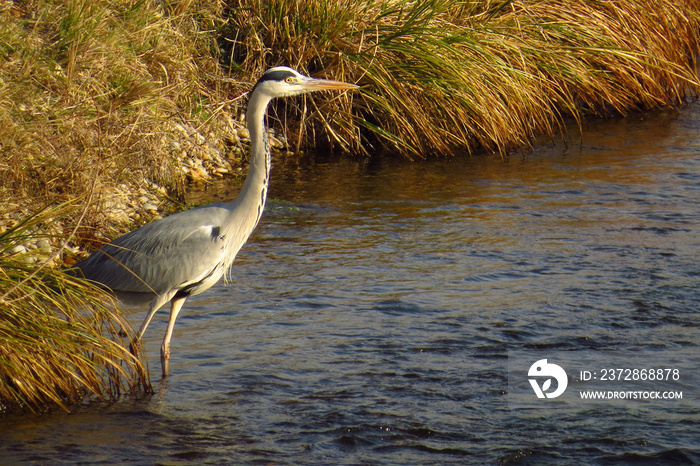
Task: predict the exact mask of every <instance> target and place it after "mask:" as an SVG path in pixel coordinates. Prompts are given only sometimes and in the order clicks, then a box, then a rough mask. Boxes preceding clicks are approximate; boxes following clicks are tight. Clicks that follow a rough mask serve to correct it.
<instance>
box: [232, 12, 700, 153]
mask: <svg viewBox="0 0 700 466" xmlns="http://www.w3.org/2000/svg"><path fill="white" fill-rule="evenodd" d="M227 5H228V8H227V14H228V16H229V18H230V23H229V25H228V28H229V29H228V31H227V32H226V34H225V41H226V42H227V43H228V44H230V45H229V47H228V49H227V51H226V54H225V56H224V59H225V63H227V65H228V66H229V68H230V70H231V72H232V73H234V74H243V75H249V74H253V75H255V74H258V73H259V72H260V71H261V70H262V69H263V68H265V67H266V66H268V65H270V64H279V63H285V64H289V65H290V66H294V67H297V68H300V69H302V70H304V71H309V72H311V73H314V72H317V71H320V70H323V72H324V73H326V74H330V75H332V76H333V77H335V78H337V79H343V80H350V81H355V80H357V81H359V83H360V84H362V85H364V86H365V87H364V89H363V92H362V94H361V97H356V96H355V97H353V96H343V97H340V98H335V99H334V100H333V101H331V102H329V103H324V105H329V106H332V107H334V108H333V109H332V110H327V109H326V110H324V112H315V110H316V108H315V105H317V104H316V102H320V101H318V100H317V99H318V98H317V97H314V99H316V100H311V98H308V97H307V98H306V99H307V100H305V101H304V102H306V103H305V104H304V105H299V106H298V107H297V108H296V110H295V111H296V112H297V113H298V115H300V116H301V117H303V118H305V117H306V116H307V115H309V114H311V121H312V123H313V125H312V129H315V130H317V131H318V130H320V131H323V132H325V134H326V138H327V139H328V140H329V141H338V142H341V143H342V144H343V145H345V146H347V147H354V148H360V147H362V148H363V150H365V151H369V150H370V148H371V147H372V145H375V144H376V143H380V144H381V145H383V146H384V147H386V148H389V149H391V150H398V151H401V152H403V153H406V154H409V155H418V156H424V155H428V154H445V153H453V152H464V151H469V152H472V151H475V150H488V151H498V152H501V153H504V152H507V151H509V150H511V149H513V148H516V147H522V146H523V145H528V144H529V141H530V140H531V139H532V137H533V136H535V135H538V134H541V133H544V134H553V133H556V132H559V131H560V130H562V128H563V125H564V121H565V119H567V118H569V117H573V118H575V119H579V120H580V118H582V117H583V116H585V115H589V114H592V115H602V116H606V115H611V114H623V115H624V114H626V113H628V112H631V111H637V110H645V109H652V108H657V107H664V106H670V105H677V104H679V103H681V102H683V100H684V98H685V97H686V95H692V96H694V95H695V94H696V93H697V90H698V89H699V88H700V84H699V83H698V80H697V77H696V74H695V67H696V57H697V54H698V49H699V48H698V30H699V28H700V17H699V15H700V4H698V2H696V1H692V0H653V1H652V0H615V1H612V0H602V1H596V2H591V1H586V0H571V1H566V2H563V1H560V0H538V1H534V0H504V1H492V0H475V1H469V2H455V1H452V0H416V1H410V2H408V1H402V0H352V1H350V0H313V1H310V2H291V1H286V0H268V1H264V2H263V1H261V0H229V1H228V2H227ZM353 112H354V113H353ZM351 114H354V115H355V117H354V119H352V118H349V115H351ZM329 118H330V119H332V120H333V121H329V120H328V119H329ZM358 127H359V128H361V130H360V131H358V129H357V128H358Z"/></svg>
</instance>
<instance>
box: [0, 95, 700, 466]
mask: <svg viewBox="0 0 700 466" xmlns="http://www.w3.org/2000/svg"><path fill="white" fill-rule="evenodd" d="M699 129H700V106H698V105H697V104H694V105H691V106H690V107H688V108H686V109H684V110H683V111H682V113H681V114H680V116H678V117H675V116H664V115H660V116H654V117H649V118H648V119H639V118H629V119H624V120H619V121H609V122H599V123H595V124H594V127H591V128H588V129H587V130H586V132H585V136H584V141H583V143H582V144H581V143H579V142H577V141H575V142H569V145H568V147H566V145H565V144H563V143H542V144H540V145H538V146H537V147H536V149H535V150H533V151H531V152H528V153H525V154H516V155H512V156H510V157H508V158H507V159H500V158H499V157H497V156H488V157H474V158H458V159H444V160H430V161H418V162H415V163H410V162H405V161H401V160H391V159H373V160H370V161H366V160H361V161H360V160H342V161H332V162H326V161H323V160H316V161H315V163H309V162H308V161H307V162H304V161H301V162H299V161H294V160H278V161H277V162H276V165H275V167H274V176H273V184H272V186H271V190H270V197H271V198H272V199H273V200H274V201H273V202H272V203H271V204H270V205H269V206H268V207H269V209H268V211H267V213H266V215H265V217H264V219H263V221H262V222H261V225H260V226H259V228H258V230H257V231H256V233H255V234H254V236H253V237H252V238H251V241H250V243H249V244H248V245H246V247H244V249H243V250H242V251H241V253H240V255H239V258H238V260H237V263H236V264H235V265H234V270H233V274H232V277H233V279H232V283H230V284H223V283H222V284H219V285H218V286H216V287H215V288H212V289H211V290H210V291H209V292H208V293H206V294H203V295H200V296H196V297H194V298H192V299H190V300H189V301H188V303H187V305H186V308H185V310H184V311H183V313H182V314H181V317H180V319H179V320H178V325H177V327H176V330H175V336H174V339H173V359H172V362H171V372H172V376H171V377H170V378H169V379H168V380H167V381H166V382H164V383H161V384H160V385H156V389H157V393H156V395H154V396H153V397H152V398H149V399H147V400H141V401H136V402H129V401H125V402H121V403H117V404H115V405H113V406H109V407H105V406H100V407H86V408H84V409H82V410H80V411H79V412H77V413H75V414H72V415H62V414H59V415H55V416H52V417H48V418H39V419H36V418H22V419H18V420H9V421H6V422H5V423H4V425H3V426H2V427H0V429H2V438H3V440H2V443H0V459H4V460H5V462H8V461H9V462H12V461H17V462H18V461H35V462H48V463H53V462H57V461H64V462H87V463H95V462H98V461H104V462H110V463H112V462H119V463H122V462H126V463H128V462H144V463H158V462H160V463H207V462H208V463H226V462H232V463H250V462H262V463H271V464H277V463H293V464H299V463H302V464H329V463H331V462H341V463H352V464H365V463H367V464H376V463H394V464H404V463H421V464H422V463H434V464H444V463H459V464H463V463H484V462H488V463H493V462H496V461H500V462H505V463H527V464H530V463H555V462H556V463H560V462H568V463H572V464H574V463H579V462H582V461H585V462H602V463H606V462H625V461H629V462H632V461H634V460H635V459H646V460H647V461H648V462H650V463H654V464H663V463H669V464H671V463H672V464H680V463H693V462H700V448H699V447H698V443H697V438H698V435H699V434H700V426H699V424H698V423H699V421H700V402H699V401H698V399H697V398H692V397H688V398H686V399H684V400H683V401H680V402H677V403H676V404H673V405H672V406H667V407H661V408H659V407H658V406H645V405H643V404H640V405H638V408H636V407H634V405H632V407H630V406H629V405H625V406H623V407H621V408H619V407H617V408H616V407H614V406H613V407H609V405H605V404H601V405H600V408H599V409H590V407H586V409H585V410H576V409H575V408H570V409H567V410H559V411H556V412H555V411H543V412H533V411H525V412H521V411H517V410H511V409H509V406H508V403H507V396H506V392H507V387H508V381H507V353H508V350H512V349H514V348H515V349H517V348H527V349H546V348H555V349H557V350H580V349H601V350H611V351H629V350H635V351H645V350H648V349H649V348H659V349H661V348H662V349H664V350H669V349H670V350H672V349H673V348H684V349H687V348H689V347H690V348H696V347H697V346H698V343H699V337H698V325H699V324H700V314H699V313H698V302H700V291H699V290H700V266H699V265H698V261H697V254H698V251H699V247H700V158H699V157H698V155H699V154H700V137H699V136H698V134H699V132H698V130H699ZM217 189H219V191H217ZM200 195H201V194H200ZM233 195H235V190H233V191H232V190H231V188H230V187H226V186H219V187H216V189H214V188H212V189H210V190H209V191H208V192H206V193H204V196H208V197H209V198H213V199H216V196H222V197H224V198H230V197H231V196H233ZM140 318H141V314H139V315H137V316H135V320H137V321H138V320H140ZM165 320H166V319H165V314H163V315H161V317H160V319H156V322H154V323H153V324H152V326H151V328H149V331H148V333H147V335H146V336H147V338H148V340H149V341H148V344H149V345H150V347H149V353H150V355H151V359H152V361H156V363H155V364H156V365H157V360H158V358H157V354H158V345H159V343H160V339H161V337H162V333H163V331H164V327H165ZM157 371H158V369H157V368H155V371H154V373H157Z"/></svg>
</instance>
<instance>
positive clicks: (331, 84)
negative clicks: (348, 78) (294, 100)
mask: <svg viewBox="0 0 700 466" xmlns="http://www.w3.org/2000/svg"><path fill="white" fill-rule="evenodd" d="M302 86H303V88H304V89H305V90H309V91H321V90H347V89H359V87H360V86H358V85H356V84H350V83H344V82H342V81H332V80H330V79H316V78H306V79H305V80H304V82H303V83H302Z"/></svg>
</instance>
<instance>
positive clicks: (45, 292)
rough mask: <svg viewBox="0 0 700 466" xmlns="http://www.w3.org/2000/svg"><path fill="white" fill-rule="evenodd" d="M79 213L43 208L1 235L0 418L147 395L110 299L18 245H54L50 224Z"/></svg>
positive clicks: (41, 255) (127, 332) (44, 256)
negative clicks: (95, 400)
mask: <svg viewBox="0 0 700 466" xmlns="http://www.w3.org/2000/svg"><path fill="white" fill-rule="evenodd" d="M77 212H78V209H77V207H76V206H75V205H70V204H66V205H61V206H59V207H55V208H51V209H46V210H43V211H41V212H39V213H38V214H36V215H33V216H31V217H29V218H27V219H25V220H24V221H23V222H21V223H20V224H18V225H16V226H15V227H13V228H11V229H9V230H7V231H5V232H4V233H2V234H0V414H7V413H18V412H26V411H32V412H35V413H41V412H44V411H47V410H51V409H54V408H63V409H66V410H67V409H69V408H70V406H71V405H73V404H75V403H78V402H80V401H82V400H83V399H84V398H85V397H86V396H87V395H92V396H95V397H97V398H99V399H103V400H113V399H115V398H116V397H118V396H119V395H121V394H123V393H128V394H137V393H148V392H150V391H152V389H151V387H150V382H149V381H148V376H147V375H146V371H145V369H144V366H143V365H142V364H141V362H140V361H138V360H137V359H136V358H134V357H133V356H132V355H131V353H129V351H128V350H127V349H126V346H127V345H126V343H128V340H126V341H125V339H126V338H128V335H130V334H131V333H133V332H132V331H131V327H130V325H129V323H128V322H127V321H126V320H125V319H124V318H123V317H122V316H121V314H120V313H119V311H118V308H117V307H116V306H115V304H114V302H113V301H112V298H111V297H110V296H109V295H108V294H107V293H105V292H104V291H102V290H100V289H98V288H96V287H95V286H94V285H91V284H90V283H88V282H86V281H84V280H79V279H76V278H72V277H69V276H68V275H66V274H64V273H62V271H60V270H59V269H56V268H55V267H51V266H49V265H50V264H49V263H50V261H52V260H54V258H55V256H54V257H53V258H52V257H49V256H47V254H50V252H47V251H43V250H42V249H34V250H26V249H25V248H24V247H23V246H22V245H23V244H27V243H28V242H37V241H41V240H46V241H53V240H55V239H56V238H54V237H53V235H52V234H51V231H52V224H54V223H55V222H57V221H59V220H60V219H61V217H64V216H67V215H75V214H76V213H77Z"/></svg>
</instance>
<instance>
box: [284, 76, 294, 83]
mask: <svg viewBox="0 0 700 466" xmlns="http://www.w3.org/2000/svg"><path fill="white" fill-rule="evenodd" d="M284 82H286V83H287V84H292V83H293V82H294V78H292V77H291V76H289V77H288V78H284Z"/></svg>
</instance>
